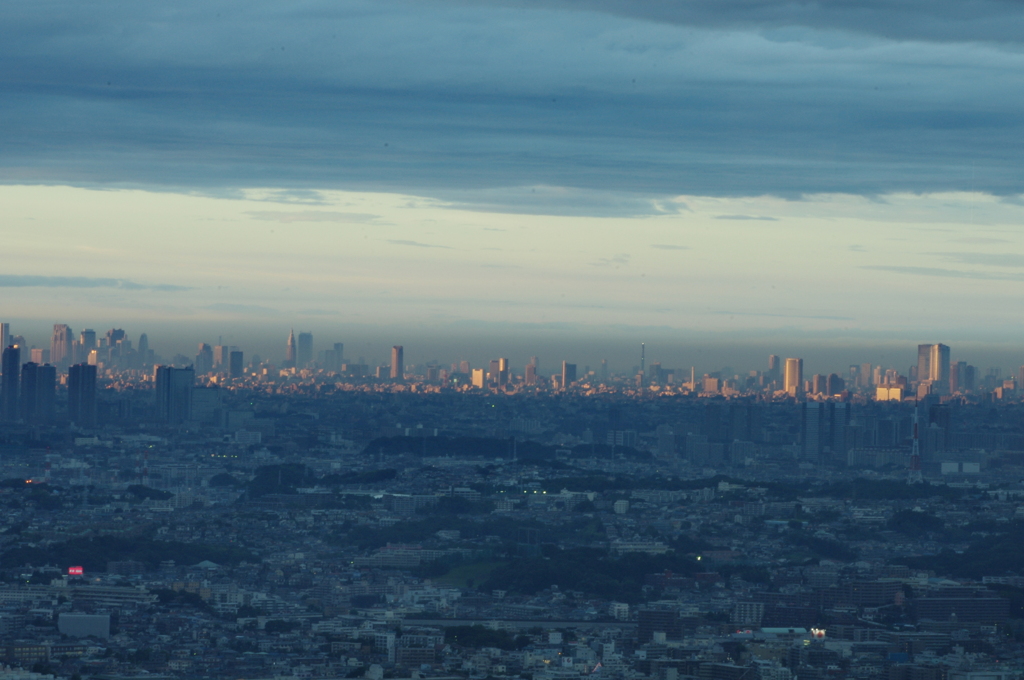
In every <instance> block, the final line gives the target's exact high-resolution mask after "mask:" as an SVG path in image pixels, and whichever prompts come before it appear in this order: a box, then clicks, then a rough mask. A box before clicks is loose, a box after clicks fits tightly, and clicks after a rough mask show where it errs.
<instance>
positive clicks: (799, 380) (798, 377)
mask: <svg viewBox="0 0 1024 680" xmlns="http://www.w3.org/2000/svg"><path fill="white" fill-rule="evenodd" d="M783 377H784V381H783V385H782V389H784V390H786V394H788V395H789V396H791V397H796V396H798V395H799V394H800V391H801V390H802V389H803V382H804V360H803V359H792V358H790V359H786V373H785V375H784V376H783Z"/></svg>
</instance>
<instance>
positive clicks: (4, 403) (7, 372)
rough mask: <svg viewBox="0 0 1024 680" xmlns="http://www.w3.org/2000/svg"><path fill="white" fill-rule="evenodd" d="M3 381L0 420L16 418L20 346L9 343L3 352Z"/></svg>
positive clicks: (1, 385) (0, 390)
mask: <svg viewBox="0 0 1024 680" xmlns="http://www.w3.org/2000/svg"><path fill="white" fill-rule="evenodd" d="M2 363H3V369H4V374H3V382H2V383H0V420H6V421H7V422H14V421H16V420H18V380H19V378H20V377H21V376H20V372H21V348H20V347H18V346H17V345H9V346H8V347H7V348H6V349H4V352H3V358H2Z"/></svg>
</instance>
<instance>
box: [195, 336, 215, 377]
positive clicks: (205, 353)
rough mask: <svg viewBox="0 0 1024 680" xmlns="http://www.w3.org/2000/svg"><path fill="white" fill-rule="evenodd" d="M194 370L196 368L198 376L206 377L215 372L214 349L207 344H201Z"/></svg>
mask: <svg viewBox="0 0 1024 680" xmlns="http://www.w3.org/2000/svg"><path fill="white" fill-rule="evenodd" d="M193 368H195V371H196V375H206V374H207V373H209V372H210V371H212V370H213V348H212V347H210V346H209V345H208V344H206V343H205V342H201V343H199V353H198V354H196V362H195V364H193Z"/></svg>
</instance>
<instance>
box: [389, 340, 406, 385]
mask: <svg viewBox="0 0 1024 680" xmlns="http://www.w3.org/2000/svg"><path fill="white" fill-rule="evenodd" d="M391 379H392V380H398V381H402V380H404V379H405V348H403V347H402V346H401V345H395V346H394V347H392V348H391Z"/></svg>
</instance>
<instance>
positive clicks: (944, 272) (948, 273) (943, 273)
mask: <svg viewBox="0 0 1024 680" xmlns="http://www.w3.org/2000/svg"><path fill="white" fill-rule="evenodd" d="M860 269H870V270H874V271H884V272H893V273H896V274H910V275H913V276H938V277H943V278H953V279H978V280H982V281H1024V274H1005V273H999V272H978V271H963V270H959V269H943V268H941V267H902V266H886V265H863V266H861V267H860Z"/></svg>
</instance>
